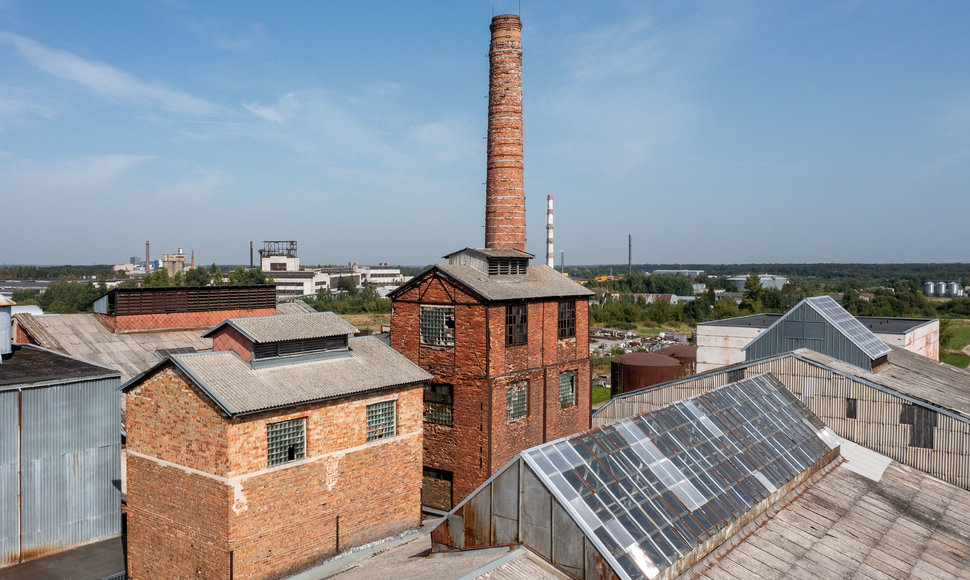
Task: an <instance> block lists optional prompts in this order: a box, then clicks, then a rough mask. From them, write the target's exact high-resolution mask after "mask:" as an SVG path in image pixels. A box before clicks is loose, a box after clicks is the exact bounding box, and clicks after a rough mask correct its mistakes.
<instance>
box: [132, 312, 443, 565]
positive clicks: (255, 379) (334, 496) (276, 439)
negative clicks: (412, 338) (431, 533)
mask: <svg viewBox="0 0 970 580" xmlns="http://www.w3.org/2000/svg"><path fill="white" fill-rule="evenodd" d="M355 331H356V329H355V328H354V327H353V326H351V325H350V324H348V323H346V322H345V321H343V320H342V319H341V318H339V317H338V316H336V315H334V314H332V313H320V314H305V315H282V316H271V317H262V318H247V319H233V320H228V321H226V322H224V323H222V324H220V325H218V326H216V327H215V328H213V329H212V330H210V331H209V332H208V333H206V334H207V336H211V337H212V339H213V343H214V345H215V347H214V348H215V350H214V352H208V353H191V354H174V355H172V356H170V357H169V358H167V359H165V360H164V361H162V362H161V363H159V364H158V365H156V366H155V367H153V368H152V369H150V370H149V371H147V372H146V373H145V374H144V375H142V376H140V377H138V378H136V379H134V380H132V381H131V382H129V383H128V384H126V385H125V387H124V388H123V391H124V392H125V393H126V396H127V404H128V424H127V428H128V431H127V435H128V447H127V461H128V507H127V513H128V568H129V577H130V578H136V579H146V578H189V577H192V578H196V577H201V578H227V579H228V578H233V579H240V578H276V577H281V576H284V575H287V574H290V573H293V572H296V571H298V570H301V569H305V568H307V567H310V566H312V565H313V564H315V563H318V562H320V561H322V560H324V559H326V558H328V557H330V556H332V555H334V554H336V553H338V552H340V551H343V550H346V549H348V548H351V547H354V546H358V545H361V544H364V543H367V542H370V541H373V540H376V539H380V538H383V537H386V536H388V535H391V534H395V533H398V532H401V531H404V530H407V529H410V528H413V527H415V526H417V525H419V523H420V508H419V494H420V486H421V452H422V436H423V434H422V419H421V409H422V403H421V399H422V393H423V384H424V382H425V381H427V380H428V379H429V378H430V377H429V375H428V374H427V373H425V372H424V371H422V370H421V369H420V368H418V367H417V366H415V365H414V364H413V363H411V362H410V361H408V360H407V359H405V358H404V357H403V356H401V355H400V354H398V353H396V352H394V351H393V350H392V349H391V348H389V347H388V346H386V345H385V344H383V343H381V342H380V341H379V340H377V339H375V338H372V337H363V338H352V334H353V333H354V332H355Z"/></svg>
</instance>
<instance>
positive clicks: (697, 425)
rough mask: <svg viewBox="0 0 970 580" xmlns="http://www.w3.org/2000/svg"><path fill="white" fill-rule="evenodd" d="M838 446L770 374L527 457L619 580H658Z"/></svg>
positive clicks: (534, 450) (526, 453)
mask: <svg viewBox="0 0 970 580" xmlns="http://www.w3.org/2000/svg"><path fill="white" fill-rule="evenodd" d="M836 445H837V440H836V438H834V437H833V436H832V435H831V433H830V431H829V430H828V429H827V428H825V426H824V425H823V424H822V423H821V422H820V421H819V420H818V419H817V418H816V417H815V416H814V415H813V414H812V413H811V411H809V410H808V408H807V407H805V406H804V405H803V404H802V403H801V402H800V401H798V399H797V398H796V397H794V395H792V394H791V393H790V392H789V391H788V390H787V389H785V387H784V386H783V385H782V384H781V382H779V381H778V379H776V378H775V377H773V376H772V375H767V374H766V375H759V376H756V377H752V378H749V379H744V380H741V381H738V382H736V383H732V384H729V385H726V386H724V387H721V388H719V389H716V390H714V391H711V392H709V393H705V394H703V395H700V396H698V397H695V398H693V399H688V400H685V401H681V402H678V403H674V404H673V405H671V406H669V407H666V408H664V409H660V410H658V411H655V412H653V413H648V414H646V415H640V416H636V417H633V418H631V419H628V420H624V421H620V422H619V423H615V424H612V425H608V426H605V427H601V428H599V429H594V430H592V431H588V432H585V433H582V434H580V435H577V436H574V437H570V438H567V439H561V440H559V441H555V442H551V443H548V444H544V445H541V446H538V447H534V448H532V449H530V450H527V451H524V452H523V453H522V457H523V459H524V460H525V461H526V462H527V463H528V464H529V465H530V467H531V468H532V469H533V471H535V472H536V474H538V476H539V477H540V479H541V481H542V482H543V483H544V484H545V485H546V486H547V487H548V489H549V490H550V491H552V493H553V494H554V495H555V496H556V497H557V499H558V500H559V502H560V503H561V504H562V506H563V507H564V508H565V509H566V511H567V512H568V513H569V514H570V516H571V517H572V518H573V520H574V521H575V522H576V523H577V525H579V526H580V528H581V529H583V531H584V532H585V533H586V535H587V537H588V538H589V540H590V542H591V543H592V544H593V545H594V546H596V548H597V549H598V550H599V551H600V553H601V555H602V556H603V558H604V559H606V560H607V561H608V562H609V563H610V564H611V566H612V567H613V570H614V571H615V572H616V573H617V575H618V576H619V577H621V578H653V577H654V576H656V575H657V574H659V573H660V572H661V571H662V570H664V569H666V568H668V567H670V566H672V565H674V564H675V563H677V562H678V561H679V560H680V559H681V558H683V557H684V556H685V555H687V554H688V553H690V552H691V551H692V550H694V549H695V548H697V547H698V546H700V545H701V544H703V543H704V542H705V541H706V540H707V539H708V538H710V537H711V536H712V535H714V534H716V533H718V532H719V530H721V529H723V528H725V527H727V526H728V525H730V524H731V523H733V522H734V521H735V520H737V519H738V518H739V517H740V516H741V515H743V514H745V513H746V512H748V511H749V510H751V509H753V508H754V507H755V506H756V505H757V504H759V503H760V502H761V501H762V500H764V499H765V498H767V497H768V496H769V495H771V494H772V493H773V492H775V491H776V490H778V489H779V488H781V487H782V486H784V485H785V484H787V483H788V482H789V481H792V480H793V479H795V478H796V476H798V475H799V474H801V473H802V472H804V471H805V470H806V469H808V468H809V467H810V466H812V465H813V464H814V463H816V462H817V461H819V460H821V459H823V458H824V457H825V456H826V455H827V454H828V453H829V452H830V451H831V449H833V448H834V447H835V446H836Z"/></svg>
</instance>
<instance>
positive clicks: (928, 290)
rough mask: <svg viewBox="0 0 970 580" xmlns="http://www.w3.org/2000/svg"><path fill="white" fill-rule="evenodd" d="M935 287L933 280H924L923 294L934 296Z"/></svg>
mask: <svg viewBox="0 0 970 580" xmlns="http://www.w3.org/2000/svg"><path fill="white" fill-rule="evenodd" d="M933 288H934V287H933V281H932V280H927V281H926V282H923V294H926V295H927V296H932V295H933Z"/></svg>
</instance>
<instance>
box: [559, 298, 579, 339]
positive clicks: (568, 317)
mask: <svg viewBox="0 0 970 580" xmlns="http://www.w3.org/2000/svg"><path fill="white" fill-rule="evenodd" d="M558 329H559V332H558V336H559V340H564V339H567V338H576V302H575V301H569V302H560V303H559V317H558Z"/></svg>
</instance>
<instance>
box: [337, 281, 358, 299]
mask: <svg viewBox="0 0 970 580" xmlns="http://www.w3.org/2000/svg"><path fill="white" fill-rule="evenodd" d="M337 290H340V291H342V292H346V293H347V294H350V295H351V296H353V295H354V294H357V285H356V284H354V277H353V276H341V277H339V278H337Z"/></svg>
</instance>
